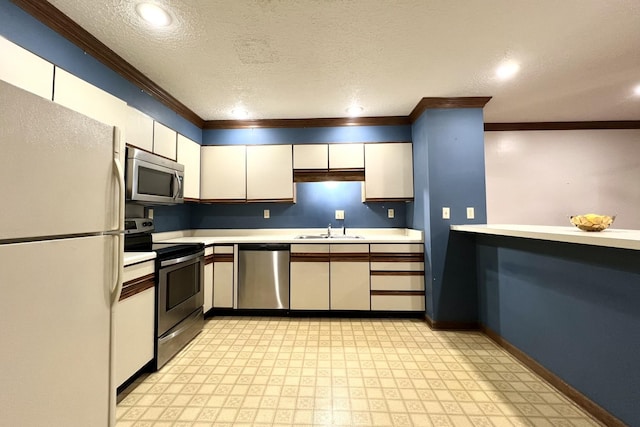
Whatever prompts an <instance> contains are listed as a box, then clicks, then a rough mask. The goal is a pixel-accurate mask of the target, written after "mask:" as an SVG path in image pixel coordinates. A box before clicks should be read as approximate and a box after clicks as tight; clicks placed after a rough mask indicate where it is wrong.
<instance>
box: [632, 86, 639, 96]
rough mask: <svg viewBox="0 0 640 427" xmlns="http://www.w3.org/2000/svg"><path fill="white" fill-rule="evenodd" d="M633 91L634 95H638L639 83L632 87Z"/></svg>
mask: <svg viewBox="0 0 640 427" xmlns="http://www.w3.org/2000/svg"><path fill="white" fill-rule="evenodd" d="M633 93H635V94H636V95H638V96H640V85H638V86H636V87H635V88H633Z"/></svg>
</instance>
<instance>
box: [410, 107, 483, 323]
mask: <svg viewBox="0 0 640 427" xmlns="http://www.w3.org/2000/svg"><path fill="white" fill-rule="evenodd" d="M412 137H413V145H414V155H415V158H414V181H415V192H416V199H415V201H414V203H413V204H412V205H411V206H410V212H409V213H408V215H407V219H408V226H409V227H412V228H419V229H423V230H424V231H425V248H426V249H425V256H426V261H427V262H429V263H430V267H431V268H430V271H429V272H425V276H426V277H425V280H426V282H427V283H426V297H427V307H426V308H427V314H428V315H429V317H431V318H432V319H433V320H435V321H440V322H470V323H473V322H475V321H476V318H477V297H476V296H475V295H473V294H470V293H469V292H468V289H469V288H468V286H469V283H473V280H474V277H473V273H471V272H470V271H469V268H465V262H467V261H469V260H471V262H473V256H472V254H473V250H472V249H470V246H469V242H467V241H465V240H464V239H460V238H458V237H457V236H452V237H450V236H449V233H450V232H449V226H450V225H451V224H473V223H477V224H483V223H486V220H487V214H486V211H487V209H486V189H485V170H484V120H483V116H482V109H481V108H465V109H430V110H426V111H425V112H424V113H423V114H422V115H421V116H420V118H419V119H418V120H416V121H415V122H414V124H413V127H412ZM444 206H447V207H449V208H450V209H451V219H449V220H444V219H442V207H444ZM467 207H474V208H475V219H473V220H468V219H466V208H467ZM471 265H473V264H471Z"/></svg>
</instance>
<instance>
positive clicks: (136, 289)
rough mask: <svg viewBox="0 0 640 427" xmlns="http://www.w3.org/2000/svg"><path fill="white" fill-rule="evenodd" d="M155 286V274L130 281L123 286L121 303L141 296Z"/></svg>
mask: <svg viewBox="0 0 640 427" xmlns="http://www.w3.org/2000/svg"><path fill="white" fill-rule="evenodd" d="M155 285H156V275H155V274H154V273H151V274H147V275H146V276H142V277H138V278H137V279H133V280H130V281H128V282H126V283H124V284H123V285H122V292H120V301H122V300H124V299H127V298H129V297H132V296H134V295H136V294H139V293H140V292H143V291H146V290H147V289H149V288H153V287H154V286H155Z"/></svg>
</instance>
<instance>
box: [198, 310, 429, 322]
mask: <svg viewBox="0 0 640 427" xmlns="http://www.w3.org/2000/svg"><path fill="white" fill-rule="evenodd" d="M423 315H424V312H423V311H367V310H362V311H360V310H286V309H285V310H263V309H240V310H238V309H233V308H222V309H220V308H214V309H212V310H209V311H207V313H206V315H205V317H207V318H209V317H214V316H265V317H294V318H295V317H297V318H304V317H324V318H338V319H339V318H343V319H351V318H362V319H422V317H423Z"/></svg>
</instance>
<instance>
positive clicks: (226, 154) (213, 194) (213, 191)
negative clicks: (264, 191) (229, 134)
mask: <svg viewBox="0 0 640 427" xmlns="http://www.w3.org/2000/svg"><path fill="white" fill-rule="evenodd" d="M200 154H201V159H200V165H201V169H200V184H201V186H200V199H202V200H203V201H209V202H211V201H218V200H226V201H228V200H237V201H244V200H246V198H247V185H246V183H247V181H246V180H247V177H246V170H247V169H246V147H245V146H244V145H224V146H223V145H221V146H202V147H201V148H200Z"/></svg>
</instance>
